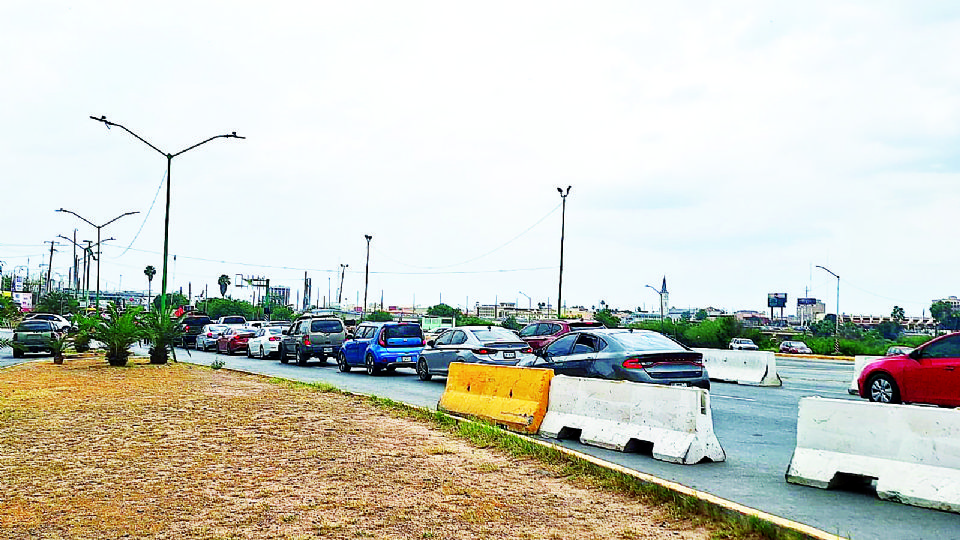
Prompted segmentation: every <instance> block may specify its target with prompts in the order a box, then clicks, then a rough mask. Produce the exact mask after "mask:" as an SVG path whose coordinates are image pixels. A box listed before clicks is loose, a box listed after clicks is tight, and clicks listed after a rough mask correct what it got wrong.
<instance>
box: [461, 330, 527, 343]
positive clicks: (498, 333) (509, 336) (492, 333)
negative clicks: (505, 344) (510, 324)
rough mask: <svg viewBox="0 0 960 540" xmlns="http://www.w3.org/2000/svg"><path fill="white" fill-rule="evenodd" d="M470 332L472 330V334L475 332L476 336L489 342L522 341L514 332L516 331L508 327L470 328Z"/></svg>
mask: <svg viewBox="0 0 960 540" xmlns="http://www.w3.org/2000/svg"><path fill="white" fill-rule="evenodd" d="M469 332H470V333H471V334H473V335H474V336H476V338H477V339H479V340H480V341H482V342H488V341H513V342H517V341H520V340H519V339H518V338H517V335H516V334H514V333H513V332H511V331H510V330H507V329H506V328H499V327H491V328H483V329H480V330H469Z"/></svg>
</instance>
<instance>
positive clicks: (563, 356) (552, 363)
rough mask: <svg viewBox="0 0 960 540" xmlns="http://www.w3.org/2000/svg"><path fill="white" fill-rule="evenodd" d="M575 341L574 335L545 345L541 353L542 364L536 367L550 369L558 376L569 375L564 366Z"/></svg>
mask: <svg viewBox="0 0 960 540" xmlns="http://www.w3.org/2000/svg"><path fill="white" fill-rule="evenodd" d="M576 340H577V336H576V335H574V334H569V335H566V336H563V337H562V338H560V339H558V340H556V341H554V342H553V343H551V344H549V345H547V346H546V347H545V348H544V349H543V351H542V352H541V355H542V356H543V359H544V363H543V364H542V365H538V366H537V367H545V368H551V369H553V370H554V372H555V373H556V374H558V375H571V373H568V372H567V365H566V364H567V358H569V356H570V352H571V351H572V350H573V343H574V342H575V341H576Z"/></svg>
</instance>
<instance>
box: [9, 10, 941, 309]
mask: <svg viewBox="0 0 960 540" xmlns="http://www.w3.org/2000/svg"><path fill="white" fill-rule="evenodd" d="M705 6H706V4H705V3H701V2H581V3H569V2H556V1H551V2H491V1H487V2H473V3H466V2H449V1H445V2H410V1H404V2H295V3H288V2H271V3H263V2H216V3H214V2H197V1H192V2H176V1H174V2H165V3H163V4H162V6H161V5H160V4H156V5H153V6H152V7H147V5H146V4H143V3H133V2H105V1H98V2H45V1H34V2H5V3H3V6H2V7H0V67H2V80H3V83H2V84H0V149H2V150H0V175H2V178H3V182H2V185H3V188H4V189H3V191H4V193H5V195H4V201H6V204H5V205H4V209H3V211H2V216H0V224H2V226H0V230H2V233H0V260H2V261H4V262H5V263H6V264H5V266H4V272H6V273H9V272H10V271H11V270H12V269H13V268H14V267H16V266H18V265H26V264H27V259H28V258H29V264H30V266H31V274H33V272H35V271H37V270H38V265H39V264H40V263H41V262H46V255H45V253H46V247H45V244H44V243H43V242H44V241H46V240H52V239H54V238H55V237H56V236H57V235H59V234H63V235H66V236H72V234H73V230H74V228H77V229H79V232H78V233H77V234H78V239H81V240H83V239H95V238H96V231H95V230H94V229H92V228H91V227H90V226H88V225H86V224H85V223H83V222H81V221H80V220H78V219H76V218H74V217H73V216H70V215H69V214H62V213H55V210H56V209H57V208H60V207H64V208H67V209H70V210H73V211H75V212H77V213H78V214H80V215H82V216H84V217H86V218H87V219H89V220H91V221H94V222H97V223H102V222H105V221H108V220H110V219H112V218H113V217H115V216H117V215H119V214H121V213H123V212H127V211H139V212H140V214H138V215H135V216H130V217H125V218H123V219H121V220H119V221H117V222H116V223H114V224H112V225H110V226H109V227H107V228H105V229H104V237H108V236H113V237H115V238H116V241H114V242H110V243H108V244H107V245H108V247H107V248H105V252H104V260H103V272H102V274H101V283H102V286H103V288H104V289H115V288H117V287H118V286H121V284H122V287H123V288H124V289H146V278H145V276H144V275H143V268H144V267H145V266H146V265H148V264H151V265H154V266H156V267H157V269H158V271H159V270H160V268H161V266H162V255H161V254H162V249H163V215H164V191H163V190H161V191H160V192H159V193H160V196H159V197H157V198H156V201H155V196H156V195H157V193H158V189H159V188H160V187H161V182H162V181H163V179H164V174H165V172H166V159H165V158H164V156H162V155H161V154H159V153H157V152H156V151H154V150H152V149H150V148H149V147H147V146H146V145H144V144H143V143H141V142H140V141H138V140H136V139H135V138H133V137H132V136H130V135H129V134H127V133H125V132H123V131H122V130H119V129H117V128H114V129H110V130H107V129H106V128H105V127H104V126H103V125H102V124H99V123H96V122H94V121H92V120H90V119H89V116H90V115H96V116H100V115H106V117H107V118H108V119H109V120H111V121H114V122H117V123H120V124H123V125H124V126H126V127H128V128H129V129H131V130H132V131H134V132H135V133H137V134H138V135H140V136H142V137H143V138H145V139H146V140H148V141H150V142H151V143H152V144H154V145H155V146H157V147H158V148H160V149H161V150H163V151H164V152H170V153H176V152H178V151H180V150H182V149H184V148H187V147H189V146H191V145H193V144H195V143H197V142H200V141H202V140H204V139H206V138H208V137H211V136H213V135H219V134H225V133H230V132H232V131H236V132H237V133H238V134H239V135H242V136H245V137H247V139H246V140H235V139H220V140H215V141H213V142H210V143H208V144H206V145H204V146H201V147H199V148H197V149H195V150H191V151H190V152H188V153H186V154H183V155H181V156H179V157H177V158H175V159H174V160H173V169H172V184H171V186H172V202H171V209H170V220H171V222H170V253H171V254H176V255H177V260H176V262H174V261H173V260H172V258H171V260H170V270H171V276H170V280H171V284H172V288H174V289H179V288H180V287H183V289H184V292H186V291H187V287H188V284H192V287H193V292H194V294H196V293H197V292H198V291H199V290H202V289H203V287H204V286H205V285H209V287H210V292H211V293H213V292H214V291H216V290H217V286H216V280H217V276H219V275H220V274H228V275H230V276H231V279H235V276H236V274H241V273H242V274H244V275H248V276H250V275H253V276H264V277H269V278H270V279H271V283H276V284H286V285H289V286H291V287H292V288H294V289H295V290H298V289H300V288H301V287H302V282H303V274H304V271H305V270H306V271H307V272H308V274H309V275H310V276H311V277H312V278H313V283H314V289H315V295H314V299H315V301H316V298H317V296H321V297H322V296H325V295H326V294H327V288H328V284H327V281H328V277H329V278H331V287H330V288H331V290H332V295H333V296H336V288H337V285H338V279H339V273H338V270H339V268H340V264H349V268H348V269H347V270H348V271H347V273H346V276H345V283H344V295H345V296H346V297H347V298H348V299H349V302H351V303H353V302H354V301H355V300H356V298H357V296H358V294H359V295H360V296H361V297H362V294H363V280H364V275H363V270H364V257H365V249H366V242H365V240H364V234H370V235H373V241H372V243H371V254H370V272H371V273H370V293H369V296H370V298H371V301H373V299H376V300H379V299H380V295H381V291H383V296H384V300H385V302H386V304H387V305H398V304H399V305H410V304H411V303H413V302H414V301H415V302H416V303H417V304H418V305H432V304H435V303H437V302H439V301H440V300H441V296H442V300H443V301H444V302H446V303H448V304H452V305H459V306H462V305H463V304H465V303H466V302H467V301H468V299H469V302H470V304H471V305H473V304H474V303H475V302H482V303H493V302H494V301H495V300H500V301H518V300H519V301H520V303H521V305H526V304H527V303H528V302H530V301H528V300H527V297H526V296H524V294H521V291H522V293H525V294H526V295H529V296H530V297H531V298H532V302H533V304H536V303H537V302H546V301H547V300H548V298H549V300H550V302H551V303H555V302H556V296H557V274H558V264H559V258H560V225H561V215H560V214H561V213H560V208H559V205H560V195H559V194H558V193H557V190H556V188H557V187H558V186H563V187H564V188H565V187H566V186H568V185H570V186H573V187H572V189H571V191H570V195H569V198H568V199H567V213H566V243H565V252H564V275H563V278H564V280H563V283H564V287H563V291H564V294H563V298H564V301H565V303H566V304H567V305H577V304H583V305H586V306H588V307H589V306H592V305H597V304H599V302H600V300H605V301H607V302H608V303H609V304H611V305H612V306H614V307H621V308H635V307H638V306H644V307H646V308H647V309H650V310H653V309H655V308H656V306H658V298H657V295H656V294H655V293H654V291H651V290H650V289H647V288H646V287H645V285H647V284H650V285H657V286H659V284H660V281H661V279H662V278H663V276H666V278H667V284H668V288H669V291H670V303H671V304H672V305H674V306H677V307H688V306H694V307H697V306H700V307H705V306H715V307H719V308H725V309H728V310H737V309H759V310H764V309H766V308H765V306H766V295H767V293H769V292H785V293H787V294H788V295H789V306H790V309H788V310H787V311H788V313H789V312H795V302H796V298H797V297H800V296H803V295H804V294H805V290H806V289H807V288H809V296H814V297H817V298H821V299H823V300H824V301H825V303H826V305H827V310H828V311H830V312H832V311H833V310H834V309H835V306H836V298H835V297H836V283H837V282H836V279H835V278H833V277H832V276H831V275H829V274H828V273H826V272H825V271H823V270H820V269H818V268H816V267H815V265H824V266H826V267H828V268H830V269H831V270H833V271H834V272H836V273H837V274H839V275H840V276H841V283H840V309H841V311H843V312H845V313H863V314H867V313H873V314H889V313H890V311H891V309H892V307H893V306H894V305H895V304H898V305H900V306H903V307H904V308H905V309H906V313H907V314H908V315H920V314H921V310H924V309H928V308H929V305H930V302H931V300H932V299H934V298H941V297H944V296H947V295H957V294H960V287H958V285H957V275H958V272H957V268H958V266H960V250H958V249H957V247H956V246H957V244H956V240H955V237H956V230H957V229H956V227H957V212H958V208H960V191H958V187H957V185H958V180H960V173H958V170H960V150H958V149H960V105H958V104H960V63H958V62H957V60H956V53H957V51H960V4H957V3H956V2H922V3H921V2H878V1H864V2H837V1H830V2H802V3H798V2H789V3H787V2H780V3H773V2H766V1H758V2H723V3H721V4H716V3H714V4H710V6H712V7H705ZM154 201H155V202H154ZM148 212H149V213H148ZM141 227H142V230H141ZM128 247H129V249H127V248H128ZM58 249H59V252H58V253H56V254H55V255H54V261H53V266H54V272H59V273H61V274H63V275H64V276H66V274H67V266H69V265H70V264H71V259H72V250H71V248H70V246H69V245H68V244H62V245H60V246H58ZM121 276H122V278H121ZM159 285H160V276H159V275H158V276H157V277H156V278H155V279H154V282H153V288H154V291H156V290H157V289H158V288H159ZM231 293H232V294H233V295H234V296H235V297H240V298H243V297H245V291H243V290H234V291H232V292H231ZM294 296H296V292H295V293H294Z"/></svg>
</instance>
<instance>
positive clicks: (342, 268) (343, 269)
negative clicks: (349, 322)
mask: <svg viewBox="0 0 960 540" xmlns="http://www.w3.org/2000/svg"><path fill="white" fill-rule="evenodd" d="M348 266H350V265H349V264H342V263H341V264H340V288H339V289H337V307H338V308H339V307H340V300H341V299H342V298H343V276H345V275H346V273H347V267H348Z"/></svg>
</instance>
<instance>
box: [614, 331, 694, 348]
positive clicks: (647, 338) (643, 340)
mask: <svg viewBox="0 0 960 540" xmlns="http://www.w3.org/2000/svg"><path fill="white" fill-rule="evenodd" d="M610 337H612V338H613V339H615V340H616V341H618V342H620V344H621V345H623V347H624V348H625V349H628V350H631V351H685V350H686V349H684V348H683V346H682V345H680V344H679V343H677V342H676V341H673V340H672V339H670V338H668V337H666V336H663V335H661V334H657V333H656V332H622V333H619V334H614V335H613V336H610Z"/></svg>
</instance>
